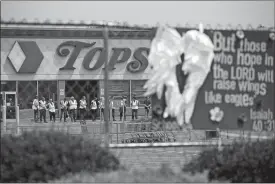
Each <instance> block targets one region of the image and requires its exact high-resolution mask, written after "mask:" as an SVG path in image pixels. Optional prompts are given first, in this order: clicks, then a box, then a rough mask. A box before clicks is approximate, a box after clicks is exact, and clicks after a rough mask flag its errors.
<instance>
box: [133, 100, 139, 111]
mask: <svg viewBox="0 0 275 184" xmlns="http://www.w3.org/2000/svg"><path fill="white" fill-rule="evenodd" d="M132 109H138V100H134V101H132Z"/></svg>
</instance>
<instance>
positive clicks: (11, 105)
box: [1, 91, 17, 122]
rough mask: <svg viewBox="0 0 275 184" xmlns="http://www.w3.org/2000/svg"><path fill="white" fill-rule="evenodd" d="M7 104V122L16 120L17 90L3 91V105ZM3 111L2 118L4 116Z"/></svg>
mask: <svg viewBox="0 0 275 184" xmlns="http://www.w3.org/2000/svg"><path fill="white" fill-rule="evenodd" d="M3 105H5V106H6V120H7V122H14V121H16V105H17V96H16V92H15V91H9V92H1V107H2V106H3ZM2 113H3V112H2V111H1V120H2V118H3V114H2Z"/></svg>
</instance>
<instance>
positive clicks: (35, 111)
mask: <svg viewBox="0 0 275 184" xmlns="http://www.w3.org/2000/svg"><path fill="white" fill-rule="evenodd" d="M32 109H33V120H34V122H36V123H37V122H38V110H39V101H38V98H37V96H35V98H34V99H33V102H32Z"/></svg>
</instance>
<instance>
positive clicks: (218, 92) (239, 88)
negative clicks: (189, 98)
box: [192, 30, 275, 131]
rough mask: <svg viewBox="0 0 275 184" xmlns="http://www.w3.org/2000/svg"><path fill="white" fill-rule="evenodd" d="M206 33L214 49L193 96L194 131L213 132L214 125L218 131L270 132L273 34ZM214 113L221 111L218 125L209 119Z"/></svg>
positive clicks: (245, 32)
mask: <svg viewBox="0 0 275 184" xmlns="http://www.w3.org/2000/svg"><path fill="white" fill-rule="evenodd" d="M206 33H207V34H208V35H209V36H210V38H211V40H212V41H213V44H214V46H215V58H214V61H213V64H212V70H211V73H210V74H209V75H208V77H207V79H206V81H205V83H204V85H203V86H202V87H201V89H200V91H199V94H198V96H197V101H196V105H195V110H194V114H193V117H192V124H193V127H194V129H215V128H216V127H217V124H218V125H219V127H220V128H221V129H244V130H253V131H274V128H275V127H274V126H275V125H274V100H275V99H274V93H275V91H274V50H275V47H274V40H272V39H271V37H272V36H274V35H271V34H272V33H270V32H268V31H243V32H240V31H239V32H236V31H229V30H213V31H207V32H206ZM236 33H237V34H236ZM238 34H239V35H238ZM237 35H238V36H237ZM215 111H216V112H215ZM217 111H220V112H222V113H220V115H222V117H221V118H220V122H218V123H217V121H215V122H214V121H213V117H211V116H213V113H218V112H217ZM211 113H212V114H211ZM211 118H212V119H211Z"/></svg>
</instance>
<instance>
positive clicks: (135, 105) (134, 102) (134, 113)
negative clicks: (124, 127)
mask: <svg viewBox="0 0 275 184" xmlns="http://www.w3.org/2000/svg"><path fill="white" fill-rule="evenodd" d="M131 105H132V120H134V119H137V117H138V106H139V101H138V100H137V99H136V97H135V96H134V97H133V100H132V102H131Z"/></svg>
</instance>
